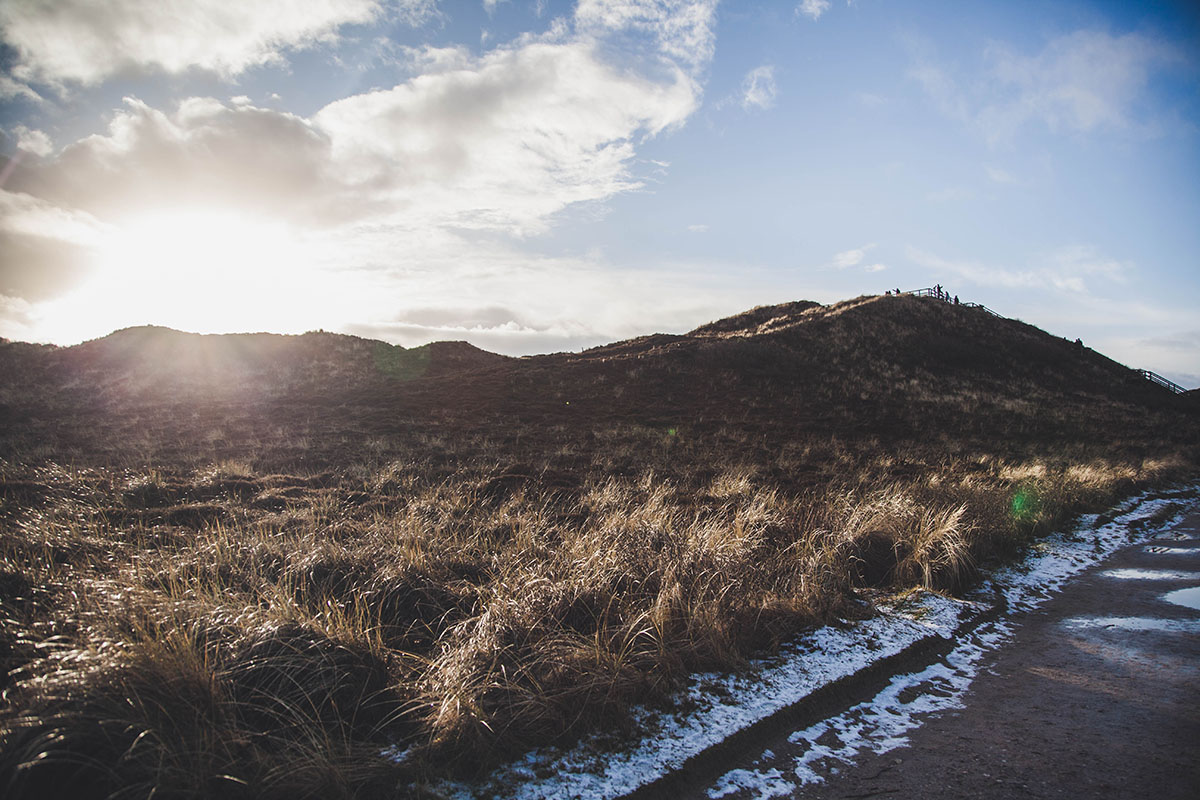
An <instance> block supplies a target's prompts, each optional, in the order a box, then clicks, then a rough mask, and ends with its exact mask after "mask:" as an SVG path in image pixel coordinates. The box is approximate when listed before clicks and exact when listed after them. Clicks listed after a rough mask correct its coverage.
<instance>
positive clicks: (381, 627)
mask: <svg viewBox="0 0 1200 800" xmlns="http://www.w3.org/2000/svg"><path fill="white" fill-rule="evenodd" d="M608 435H609V436H610V437H611V438H612V440H614V441H613V445H614V446H612V447H610V448H608V449H607V450H606V451H605V453H606V456H607V457H611V456H612V454H613V453H614V452H621V451H622V450H623V448H622V446H619V445H618V444H617V441H616V440H618V439H620V438H621V434H620V433H618V432H617V431H610V432H608ZM635 444H636V442H635V441H634V442H631V441H629V440H628V439H625V440H624V445H625V446H627V447H629V449H630V451H631V452H632V451H633V446H634V445H635ZM458 447H459V448H460V449H461V450H463V451H464V452H466V451H470V450H471V447H470V445H469V444H466V443H462V442H460V443H459V445H458ZM481 449H482V450H483V451H484V452H487V451H488V448H487V447H486V446H481ZM710 455H711V456H712V457H713V458H714V459H716V458H719V456H718V455H717V454H715V453H714V454H710ZM804 459H805V461H806V462H807V463H809V464H814V463H816V464H823V465H825V466H826V467H827V468H829V469H831V470H833V469H836V470H837V471H838V472H842V473H844V474H847V475H851V476H853V481H852V482H839V481H836V480H833V481H830V482H829V483H828V485H826V486H824V487H823V488H821V489H812V488H805V489H800V490H798V491H791V490H789V489H788V488H787V487H786V485H781V484H780V483H779V482H778V481H773V480H769V479H767V478H765V477H764V474H765V473H766V472H768V471H769V470H764V469H762V468H760V467H756V466H753V465H748V464H746V463H744V462H741V463H729V464H728V466H725V467H723V468H717V469H714V470H710V471H711V472H712V475H711V477H708V478H704V479H696V478H695V476H694V475H692V474H690V473H689V472H688V471H686V470H683V471H677V472H674V473H669V472H663V471H660V470H661V465H656V466H655V467H648V468H646V469H645V470H644V471H636V470H635V471H634V472H633V474H631V475H629V476H627V477H614V476H613V475H611V474H609V472H608V470H607V469H605V468H604V467H602V466H601V467H594V468H591V469H588V470H584V471H581V472H580V473H577V474H575V475H574V476H565V475H564V474H563V473H562V472H561V471H556V470H554V469H553V468H552V466H551V465H549V464H545V465H534V466H530V465H528V464H521V465H515V466H511V467H508V468H498V467H497V466H496V465H494V464H490V463H488V462H487V461H486V460H485V461H484V462H483V463H473V462H471V461H470V460H469V459H468V460H466V461H464V462H463V463H462V464H461V466H460V468H459V469H458V470H457V471H456V472H455V473H454V474H453V475H451V476H450V477H448V478H444V479H439V480H434V481H431V480H428V479H427V478H425V477H424V476H425V475H427V474H429V473H434V472H436V470H425V469H423V468H422V467H421V466H420V465H419V464H416V465H414V464H412V463H411V462H410V463H405V462H399V461H396V462H391V463H387V464H384V465H382V466H380V467H378V468H376V469H373V470H367V469H364V468H362V467H361V465H360V467H359V468H358V469H355V470H348V471H347V472H348V474H349V473H351V472H352V473H353V474H354V475H355V476H356V477H354V478H350V477H343V478H341V479H339V480H336V481H333V480H331V479H330V478H329V477H327V476H326V477H320V478H318V479H316V480H314V479H312V478H308V477H304V476H283V475H259V474H256V473H255V472H254V471H253V469H252V468H251V467H250V466H248V465H247V464H245V463H238V464H233V463H229V462H225V463H218V464H214V465H212V466H211V467H207V468H202V469H199V470H196V471H193V472H192V473H191V474H178V473H174V472H172V471H171V470H169V469H165V468H156V469H152V470H145V471H132V470H131V471H126V472H119V473H114V472H110V471H104V470H94V469H71V468H64V467H56V466H42V467H36V468H31V467H17V466H12V465H9V466H7V467H5V469H4V475H3V481H4V487H5V489H4V491H5V492H6V495H5V498H6V499H5V504H4V512H3V513H4V517H3V528H2V534H0V537H2V538H0V581H2V582H3V586H4V597H5V600H4V612H5V617H6V620H5V623H4V639H3V649H2V650H0V652H3V656H4V659H5V664H4V665H3V667H4V669H5V671H6V673H7V678H6V686H5V695H4V696H5V708H6V709H7V710H6V712H5V716H4V721H3V723H2V725H3V728H2V732H0V735H2V736H3V754H4V755H3V758H2V759H0V765H2V769H3V773H2V775H0V780H3V781H4V782H5V785H6V786H7V787H8V791H9V792H10V795H11V796H29V797H33V796H51V795H54V794H66V793H70V794H72V795H77V796H107V795H109V794H113V795H115V796H131V797H132V796H149V795H150V794H156V795H159V796H173V795H180V796H230V795H236V794H238V793H239V792H244V793H246V794H247V795H252V796H272V795H276V794H278V795H281V796H282V795H296V794H300V795H304V796H309V795H318V794H319V795H320V796H361V795H362V794H363V793H367V794H371V793H373V792H383V791H384V788H383V787H386V786H389V785H396V784H397V782H401V783H404V782H411V781H414V780H415V781H419V780H420V779H421V777H422V776H423V775H428V774H431V773H445V772H447V771H452V772H461V771H467V772H470V771H473V770H475V769H479V768H483V767H485V766H486V765H487V764H489V763H494V761H495V760H496V759H498V758H502V757H504V756H506V755H510V754H514V753H516V752H519V751H521V750H522V749H524V748H527V747H528V746H530V745H532V744H536V743H539V742H546V741H562V740H563V739H564V737H566V738H569V737H571V736H574V735H576V734H579V733H581V732H583V731H587V730H594V729H597V728H601V727H609V728H612V729H614V730H619V729H620V726H621V724H622V721H623V719H624V718H625V713H626V712H627V710H628V708H629V706H630V705H631V704H634V703H645V702H655V701H657V700H659V699H661V698H663V697H664V696H665V695H666V694H667V693H668V692H669V691H670V690H671V689H672V688H674V687H677V686H678V685H679V683H680V681H681V680H682V678H683V677H684V676H686V675H687V674H688V673H689V672H691V671H695V670H700V669H735V668H737V667H738V665H739V664H741V663H742V662H743V660H744V659H745V658H746V657H747V656H748V655H749V654H751V653H753V652H756V651H758V650H761V649H762V648H769V647H771V646H773V645H775V644H777V643H778V642H779V641H781V640H782V639H785V638H787V637H788V636H791V635H794V634H795V632H796V631H798V630H801V629H803V628H804V627H806V626H809V625H814V624H819V623H821V622H824V621H828V620H829V619H831V618H833V617H836V616H838V615H845V614H851V615H857V614H861V613H863V611H864V609H863V608H862V606H861V600H860V599H859V598H858V597H857V596H856V590H860V589H864V588H888V589H902V588H905V587H911V586H922V587H925V588H927V589H933V590H943V591H955V590H958V589H961V588H963V587H964V586H967V585H969V584H970V582H971V580H972V579H973V577H974V576H975V575H976V569H977V566H978V565H979V564H981V563H983V562H987V561H988V560H989V559H993V558H995V557H997V555H999V554H1002V553H1005V552H1012V551H1013V550H1014V549H1016V548H1018V547H1019V546H1021V544H1022V543H1023V542H1026V541H1028V540H1029V539H1030V538H1031V537H1033V536H1036V535H1038V534H1039V533H1042V532H1044V531H1046V530H1048V529H1050V528H1051V527H1053V526H1055V525H1057V524H1060V523H1061V522H1062V521H1064V520H1065V519H1066V517H1068V516H1069V515H1071V514H1074V513H1077V512H1078V511H1080V510H1082V509H1084V508H1099V507H1102V506H1103V505H1105V504H1106V503H1109V502H1111V501H1112V500H1113V499H1115V498H1116V497H1117V496H1118V495H1119V494H1121V493H1124V492H1127V491H1128V490H1130V489H1131V488H1133V487H1134V486H1140V485H1149V484H1151V483H1155V482H1161V481H1162V480H1164V479H1166V478H1170V477H1171V476H1172V475H1175V474H1178V472H1179V470H1180V468H1181V465H1179V464H1172V463H1163V462H1152V463H1151V462H1148V463H1145V464H1138V465H1132V464H1127V463H1120V464H1114V463H1108V462H1103V461H1099V460H1094V461H1091V462H1088V463H1086V464H1081V463H1074V462H1063V463H1054V462H1052V461H1048V460H1045V459H1042V460H1038V461H1030V462H1020V463H1017V462H1011V461H1007V460H1003V459H995V458H989V457H980V456H975V457H971V458H968V459H964V460H950V461H943V462H942V463H940V464H939V465H938V467H937V468H936V469H932V468H930V469H927V470H924V471H922V472H920V473H918V474H914V475H912V476H910V478H909V479H908V480H904V481H900V480H897V479H896V478H895V477H894V475H893V473H894V471H895V470H894V469H893V468H892V466H894V465H892V466H889V465H888V463H887V459H882V460H879V462H878V463H877V464H875V465H874V467H873V466H872V462H871V460H870V458H869V457H868V454H864V453H855V452H853V450H852V449H849V448H847V446H846V445H845V443H841V442H837V443H833V442H817V441H814V442H810V443H809V445H808V447H807V450H806V453H805V456H804ZM855 459H858V460H857V461H856V460H855ZM651 460H654V459H653V458H651ZM880 464H882V465H883V466H882V467H880ZM568 477H572V480H568ZM320 484H325V485H320ZM388 745H397V746H399V747H401V748H411V749H410V751H409V752H410V758H409V759H407V760H406V762H405V764H404V765H402V766H397V765H393V764H390V763H388V762H387V761H385V760H383V759H381V758H380V757H379V752H380V751H381V750H382V749H383V748H384V747H386V746H388Z"/></svg>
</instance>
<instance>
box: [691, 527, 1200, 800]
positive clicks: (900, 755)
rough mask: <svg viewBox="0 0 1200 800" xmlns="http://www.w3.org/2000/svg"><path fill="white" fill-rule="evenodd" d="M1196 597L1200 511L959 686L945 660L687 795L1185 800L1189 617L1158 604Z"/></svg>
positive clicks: (1197, 640) (1197, 682)
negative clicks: (1181, 594) (1191, 591)
mask: <svg viewBox="0 0 1200 800" xmlns="http://www.w3.org/2000/svg"><path fill="white" fill-rule="evenodd" d="M1197 586H1200V512H1196V513H1192V514H1190V515H1189V516H1186V517H1185V518H1184V519H1183V520H1182V521H1180V522H1179V523H1177V524H1176V525H1175V526H1174V527H1173V528H1171V529H1170V530H1169V531H1168V532H1166V533H1164V534H1161V535H1160V536H1159V537H1158V538H1156V539H1155V540H1153V541H1151V542H1148V543H1146V544H1142V545H1135V546H1131V547H1127V548H1125V549H1123V550H1121V551H1118V552H1117V553H1116V554H1114V555H1113V556H1112V557H1110V558H1108V559H1107V560H1105V561H1104V562H1102V563H1101V564H1099V565H1097V566H1096V567H1094V568H1092V569H1090V570H1089V571H1088V572H1086V573H1084V574H1083V575H1081V576H1080V577H1079V578H1077V579H1075V580H1074V581H1073V582H1072V583H1071V584H1069V586H1068V587H1067V588H1066V589H1065V590H1064V591H1063V592H1062V593H1061V594H1059V595H1058V596H1056V597H1055V598H1054V599H1052V600H1050V601H1049V602H1047V603H1045V604H1044V605H1043V606H1042V607H1041V608H1040V609H1039V610H1038V611H1036V612H1033V613H1031V614H1028V615H1025V616H1023V617H1018V618H1015V619H1014V620H1012V621H1011V622H1010V623H1009V624H1010V625H1011V627H1009V628H1007V629H1006V630H1003V631H1001V632H1000V633H999V634H997V635H999V636H1001V637H1003V636H1009V635H1011V637H1012V638H1011V639H1010V640H1009V641H1008V642H1007V643H1006V644H1005V645H1003V646H1002V647H1000V648H998V649H995V650H990V649H989V648H982V649H977V651H972V650H971V648H970V646H969V645H968V646H967V647H966V650H964V651H963V652H965V653H967V654H968V656H967V657H970V653H972V652H977V654H978V658H981V659H982V662H981V663H980V662H979V661H978V659H977V661H976V663H975V664H974V665H973V666H972V668H971V670H970V672H971V674H972V677H973V680H972V679H971V678H966V679H965V680H962V681H960V683H958V684H956V683H955V680H956V678H955V675H961V674H965V673H964V670H963V669H962V668H961V665H959V664H956V663H955V656H953V655H952V657H951V658H949V659H947V661H946V662H945V663H944V664H942V665H935V667H934V668H933V669H932V670H926V671H925V672H924V673H922V674H920V675H918V676H916V678H917V680H915V681H914V682H912V683H910V684H908V685H907V686H906V688H904V689H903V690H900V691H894V692H893V695H892V697H891V698H890V699H888V698H883V699H880V698H876V702H875V704H874V705H871V704H865V705H864V707H863V710H861V711H858V712H856V711H854V710H851V712H848V714H849V716H848V717H844V718H843V719H842V720H841V721H840V722H838V723H835V724H833V725H831V726H829V725H827V726H826V727H821V726H814V727H813V728H810V729H807V730H805V731H798V732H794V733H792V734H791V735H785V736H781V737H779V739H778V740H777V741H775V742H772V743H770V745H769V746H768V747H767V748H766V750H765V752H762V754H761V755H758V754H755V755H753V756H751V757H749V758H747V759H746V760H745V761H744V763H741V764H736V765H730V767H731V769H733V768H734V767H736V769H733V771H732V772H730V773H727V776H726V777H725V778H723V779H722V780H719V781H717V782H715V783H712V784H711V785H709V786H707V787H706V788H704V789H700V790H698V791H695V793H694V794H693V795H692V796H694V797H697V798H699V797H709V798H714V797H722V798H730V800H736V799H737V798H749V797H792V798H818V799H820V800H827V799H832V798H867V797H883V798H922V799H924V798H954V799H955V800H958V799H959V798H989V799H992V798H994V799H996V800H999V798H1027V797H1028V798H1073V799H1074V798H1106V799H1109V798H1152V799H1153V800H1173V799H1174V798H1179V799H1180V800H1185V799H1186V800H1194V798H1197V797H1200V610H1195V609H1193V608H1188V607H1186V606H1183V605H1178V604H1175V603H1173V602H1169V601H1167V600H1166V599H1165V595H1166V594H1167V593H1169V592H1172V591H1175V590H1178V589H1181V588H1185V587H1197ZM1000 627H1001V628H1005V626H1004V625H1003V624H1002V625H1001V626H1000ZM992 633H993V634H996V631H994V630H993V631H992ZM957 657H958V658H959V659H960V660H961V659H962V658H963V656H962V655H961V654H960V655H959V656H957ZM979 666H982V669H978V667H979ZM975 672H978V674H977V675H976V674H974V673H975ZM968 682H969V686H968V685H967V683H968ZM905 692H908V693H909V694H908V696H907V697H906V696H905ZM882 697H883V695H881V698H882ZM889 704H890V705H889ZM922 704H925V705H924V706H922ZM947 706H949V708H947ZM901 707H904V708H905V709H907V708H920V707H927V708H929V709H931V711H930V713H928V714H920V713H918V714H916V715H915V716H916V717H924V718H923V719H921V720H920V721H921V722H922V723H923V724H921V725H920V727H917V728H914V729H911V730H908V729H905V727H904V725H903V724H899V723H896V724H889V722H888V720H889V719H891V718H892V716H894V715H896V714H898V713H899V712H898V709H900V708H901ZM939 707H940V708H941V710H940V711H939V710H938V709H939ZM856 713H857V714H858V715H859V717H858V718H857V719H855V718H854V714H856ZM904 713H907V710H905V712H904ZM904 713H900V716H904ZM912 716H914V715H910V717H912ZM864 717H871V720H872V721H869V722H863V718H864ZM847 731H851V732H853V733H854V735H855V736H860V737H861V741H860V742H859V743H858V745H857V747H860V748H861V751H860V752H859V754H858V755H856V756H855V757H854V758H853V763H851V764H847V763H844V762H843V761H840V760H838V759H839V756H838V755H836V754H839V753H844V752H845V750H844V749H839V748H840V745H842V744H843V743H844V741H843V740H845V739H847V738H848V736H847ZM905 740H907V744H901V743H902V742H904V741H905ZM889 745H890V746H891V749H887V748H888V747H889ZM897 745H899V746H897ZM877 749H886V752H882V753H878V752H874V750H877ZM824 752H829V753H834V754H835V755H830V756H822V755H821V754H822V753H824ZM816 776H820V777H823V778H824V780H823V781H822V782H815V783H814V782H809V783H805V781H806V780H807V781H812V780H814V778H816Z"/></svg>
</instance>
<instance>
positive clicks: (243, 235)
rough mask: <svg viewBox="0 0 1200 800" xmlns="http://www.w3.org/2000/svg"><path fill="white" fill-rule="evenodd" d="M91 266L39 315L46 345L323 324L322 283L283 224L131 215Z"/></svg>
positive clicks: (328, 297) (179, 214)
mask: <svg viewBox="0 0 1200 800" xmlns="http://www.w3.org/2000/svg"><path fill="white" fill-rule="evenodd" d="M94 266H95V269H94V270H93V273H92V275H91V276H90V277H89V279H88V280H87V281H86V282H85V283H84V284H83V285H81V286H80V287H79V289H78V290H77V291H76V292H74V293H73V294H72V295H70V296H69V297H66V298H64V299H63V300H61V301H59V303H58V304H56V305H57V306H58V307H57V308H55V309H54V310H53V312H52V313H51V314H48V315H47V319H48V320H53V324H54V330H52V331H47V332H46V333H47V334H48V336H49V338H51V339H53V340H56V341H66V342H70V341H80V340H83V339H89V338H95V337H97V336H103V335H105V334H107V333H110V332H111V331H113V330H116V329H118V328H123V327H128V326H131V325H145V324H151V325H165V326H168V327H171V328H178V329H180V330H186V331H195V332H198V333H229V332H240V331H274V332H279V333H299V332H302V331H304V330H309V329H312V328H317V327H327V326H330V325H329V319H330V317H331V310H332V309H331V305H330V304H331V302H332V300H333V297H332V292H330V286H329V285H328V284H329V276H327V275H325V274H323V273H322V272H321V271H320V270H319V269H317V267H316V265H315V264H313V263H312V259H311V258H309V257H308V255H307V253H306V248H305V247H304V244H303V242H302V241H301V240H300V237H299V236H298V234H297V233H296V232H294V231H293V230H292V229H290V228H289V227H288V226H287V225H284V224H283V223H279V222H273V221H267V220H262V219H256V218H254V217H251V216H247V215H242V214H234V213H230V212H224V211H209V210H189V211H175V212H170V213H159V214H153V215H144V216H139V217H137V218H135V219H131V220H129V221H128V222H126V223H125V224H120V225H118V226H117V227H116V229H115V230H114V232H113V234H112V235H111V236H110V237H109V239H108V240H107V241H106V242H105V243H104V244H103V245H102V246H101V247H100V249H99V250H98V253H97V260H96V262H95V265H94Z"/></svg>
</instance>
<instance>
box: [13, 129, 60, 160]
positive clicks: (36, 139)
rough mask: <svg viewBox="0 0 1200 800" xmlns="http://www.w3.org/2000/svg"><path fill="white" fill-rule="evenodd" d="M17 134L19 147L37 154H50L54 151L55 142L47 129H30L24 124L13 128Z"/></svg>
mask: <svg viewBox="0 0 1200 800" xmlns="http://www.w3.org/2000/svg"><path fill="white" fill-rule="evenodd" d="M13 133H15V134H16V136H17V148H18V149H20V150H24V151H25V152H26V153H31V154H33V155H35V156H48V155H50V154H51V153H53V152H54V142H52V141H51V140H50V137H49V136H48V135H47V134H46V132H45V131H40V130H36V129H30V128H27V127H25V126H24V125H17V126H16V127H14V128H13Z"/></svg>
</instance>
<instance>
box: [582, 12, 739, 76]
mask: <svg viewBox="0 0 1200 800" xmlns="http://www.w3.org/2000/svg"><path fill="white" fill-rule="evenodd" d="M716 11H717V0H643V2H635V1H634V0H580V2H579V5H578V6H577V7H576V9H575V25H576V29H577V30H578V31H579V32H580V33H583V34H586V35H592V36H600V37H605V36H609V35H611V34H614V33H640V34H643V35H649V36H651V37H653V38H654V40H655V42H656V45H657V46H656V49H657V50H658V51H659V52H661V53H662V54H663V55H664V56H665V57H666V58H668V59H670V60H671V61H673V62H675V63H676V64H680V65H685V66H687V67H688V68H689V69H690V70H691V71H692V72H696V71H699V70H701V69H703V68H704V67H706V66H707V65H708V63H709V62H710V61H711V60H712V57H713V50H714V49H715V47H716V31H715V22H716ZM622 54H623V55H629V54H628V52H624V53H622Z"/></svg>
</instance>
